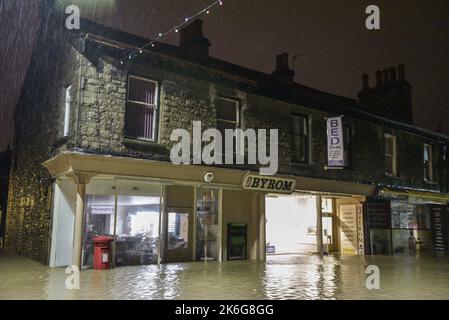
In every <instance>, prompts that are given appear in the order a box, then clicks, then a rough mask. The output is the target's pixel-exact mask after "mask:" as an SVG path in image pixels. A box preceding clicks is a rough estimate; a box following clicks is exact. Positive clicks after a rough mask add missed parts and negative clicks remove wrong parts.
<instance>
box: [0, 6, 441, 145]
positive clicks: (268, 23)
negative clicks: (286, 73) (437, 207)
mask: <svg viewBox="0 0 449 320" xmlns="http://www.w3.org/2000/svg"><path fill="white" fill-rule="evenodd" d="M60 1H62V2H66V3H69V4H71V3H73V4H78V5H79V6H80V8H81V14H82V16H84V17H86V18H89V19H92V20H95V21H97V22H99V23H103V24H106V25H109V26H112V27H115V28H118V29H122V30H124V31H127V32H131V33H134V34H137V35H140V36H144V37H149V38H152V37H155V36H156V34H157V33H158V32H160V31H165V30H167V29H169V28H171V27H172V26H173V25H175V24H178V23H180V22H181V21H183V19H184V18H185V17H186V16H189V15H191V14H193V13H194V12H196V11H198V10H200V9H202V8H204V7H205V6H206V5H207V4H209V3H212V2H213V0H97V1H95V0H78V1H76V0H71V1H66V0H60ZM37 2H38V1H37V0H0V26H1V29H0V30H1V31H0V66H1V72H0V84H1V87H0V150H2V149H4V148H5V147H6V145H7V144H8V143H12V136H13V120H12V119H13V118H12V116H13V112H14V108H15V105H16V103H17V100H18V97H19V94H20V90H21V86H22V82H23V79H24V77H25V73H26V69H27V65H28V62H29V60H30V55H31V50H32V47H33V42H34V39H35V34H36V31H37V27H38V22H39V19H38V17H37V12H36V8H37ZM370 4H376V5H378V6H379V7H380V10H381V30H377V31H369V30H367V29H366V28H365V18H366V14H365V8H366V7H367V6H368V5H370ZM202 19H203V21H204V28H205V35H206V37H208V38H209V40H210V41H211V43H212V47H211V55H212V56H214V57H217V58H219V59H223V60H226V61H229V62H232V63H236V64H239V65H242V66H245V67H248V68H252V69H256V70H259V71H263V72H269V73H271V72H272V71H273V69H274V64H275V55H276V54H278V53H282V52H288V53H290V54H291V55H294V54H299V55H300V57H299V58H298V59H297V60H296V64H295V72H296V77H295V80H296V82H298V83H301V84H304V85H307V86H311V87H314V88H316V89H320V90H324V91H328V92H332V93H336V94H339V95H343V96H347V97H351V98H355V96H356V94H357V93H358V91H359V90H360V89H361V78H360V77H361V75H362V73H368V74H370V77H371V79H370V80H371V81H370V84H371V85H373V84H374V72H375V71H376V70H378V69H384V68H385V67H388V66H393V65H397V64H399V63H402V64H405V66H406V77H407V80H408V81H409V82H410V83H411V85H412V86H413V88H412V96H413V107H414V110H413V111H414V123H415V124H416V125H418V126H420V127H424V128H427V129H431V130H435V129H437V128H438V123H439V122H442V125H443V130H444V131H445V132H446V133H449V0H432V1H424V0H395V1H391V0H382V1H377V0H376V1H374V0H373V1H356V0H337V1H324V0H224V6H222V7H217V8H216V9H214V10H213V11H212V12H211V14H210V15H208V16H203V17H202ZM81 28H82V25H81ZM164 41H166V42H168V43H171V44H176V43H177V41H178V39H177V34H173V35H171V36H169V37H167V38H165V39H164Z"/></svg>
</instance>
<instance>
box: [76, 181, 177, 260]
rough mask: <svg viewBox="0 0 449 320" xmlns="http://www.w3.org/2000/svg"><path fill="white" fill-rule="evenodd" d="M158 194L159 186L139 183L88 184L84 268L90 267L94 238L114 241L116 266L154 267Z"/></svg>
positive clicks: (157, 234) (157, 240) (157, 235)
mask: <svg viewBox="0 0 449 320" xmlns="http://www.w3.org/2000/svg"><path fill="white" fill-rule="evenodd" d="M116 188H117V195H118V196H117V210H115V192H116V190H115V189H116ZM160 192H161V189H160V185H153V184H148V183H143V182H139V181H116V182H115V183H114V181H112V180H111V181H108V180H103V181H101V180H94V181H91V182H90V183H89V184H88V187H87V191H86V206H85V219H84V222H85V223H84V238H83V260H82V261H83V266H84V267H85V268H92V266H93V239H94V238H95V237H97V236H110V237H111V238H112V239H114V240H115V241H113V248H114V254H113V256H114V265H115V266H129V265H147V264H153V263H157V262H158V257H159V234H160V199H161V197H160ZM115 211H116V213H117V214H116V215H115ZM175 225H176V222H175ZM114 228H115V230H114Z"/></svg>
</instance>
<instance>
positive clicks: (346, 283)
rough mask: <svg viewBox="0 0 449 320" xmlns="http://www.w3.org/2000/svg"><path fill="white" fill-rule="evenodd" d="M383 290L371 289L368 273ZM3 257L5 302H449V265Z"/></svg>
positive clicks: (286, 258) (441, 261)
mask: <svg viewBox="0 0 449 320" xmlns="http://www.w3.org/2000/svg"><path fill="white" fill-rule="evenodd" d="M368 265H376V266H378V267H379V270H380V289H377V290H368V289H367V288H366V286H365V281H366V277H367V276H368V275H367V274H366V273H365V270H366V266H368ZM67 276H68V275H67V274H65V268H48V267H46V266H44V265H42V264H40V263H38V262H35V261H33V260H29V259H26V258H23V257H20V256H17V255H10V254H5V253H0V299H89V300H92V299H231V300H235V299H449V257H447V256H442V257H434V256H426V257H416V256H374V257H357V256H343V257H339V256H324V257H319V256H317V255H283V256H269V257H268V259H267V261H266V262H255V261H226V262H221V263H220V262H191V263H175V264H166V265H160V266H158V265H150V266H132V267H119V268H115V269H113V270H107V271H95V270H87V271H83V272H81V278H80V289H79V290H68V289H67V288H66V285H65V283H66V278H67Z"/></svg>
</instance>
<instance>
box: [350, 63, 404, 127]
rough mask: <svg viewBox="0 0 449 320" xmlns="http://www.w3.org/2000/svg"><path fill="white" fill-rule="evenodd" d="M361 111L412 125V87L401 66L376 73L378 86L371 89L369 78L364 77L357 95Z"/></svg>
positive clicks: (365, 75)
mask: <svg viewBox="0 0 449 320" xmlns="http://www.w3.org/2000/svg"><path fill="white" fill-rule="evenodd" d="M357 97H358V99H359V105H360V107H361V109H363V110H365V111H367V112H370V113H373V114H377V115H379V116H382V117H385V118H388V119H392V120H396V121H402V122H405V123H412V120H413V112H412V96H411V85H410V84H409V83H408V82H407V81H406V80H405V67H404V65H402V64H400V65H398V66H397V68H396V67H389V68H385V69H383V71H381V70H378V71H377V72H376V86H375V87H373V88H370V87H369V76H368V75H367V74H364V75H362V90H360V92H359V94H358V95H357Z"/></svg>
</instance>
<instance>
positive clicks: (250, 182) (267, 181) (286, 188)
mask: <svg viewBox="0 0 449 320" xmlns="http://www.w3.org/2000/svg"><path fill="white" fill-rule="evenodd" d="M242 187H243V189H245V190H256V191H265V192H270V193H285V194H291V193H293V192H294V191H295V187H296V181H295V180H294V179H287V178H280V177H269V176H260V175H257V174H246V175H245V176H244V177H243V180H242Z"/></svg>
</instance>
